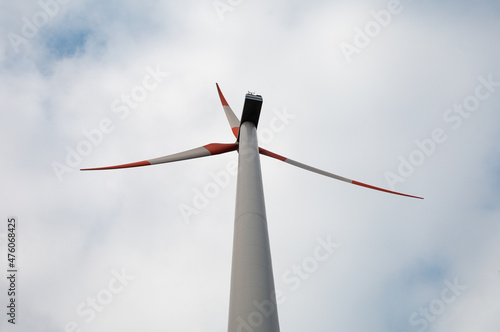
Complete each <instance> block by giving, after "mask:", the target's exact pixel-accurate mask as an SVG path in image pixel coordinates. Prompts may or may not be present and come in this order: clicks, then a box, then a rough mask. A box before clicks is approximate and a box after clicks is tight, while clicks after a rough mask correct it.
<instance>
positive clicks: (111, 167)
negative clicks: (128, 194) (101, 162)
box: [81, 160, 151, 171]
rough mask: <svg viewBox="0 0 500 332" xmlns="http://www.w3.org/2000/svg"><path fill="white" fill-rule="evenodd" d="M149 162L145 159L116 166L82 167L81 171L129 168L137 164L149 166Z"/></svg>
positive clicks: (137, 165)
mask: <svg viewBox="0 0 500 332" xmlns="http://www.w3.org/2000/svg"><path fill="white" fill-rule="evenodd" d="M149 165H151V163H150V162H149V161H147V160H144V161H138V162H136V163H130V164H123V165H116V166H107V167H97V168H83V169H81V171H98V170H103V169H118V168H130V167H139V166H149Z"/></svg>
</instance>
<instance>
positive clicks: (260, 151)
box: [259, 148, 287, 161]
mask: <svg viewBox="0 0 500 332" xmlns="http://www.w3.org/2000/svg"><path fill="white" fill-rule="evenodd" d="M259 153H260V154H263V155H264V156H268V157H271V158H275V159H278V160H281V161H286V160H287V158H286V157H283V156H280V155H279V154H276V153H274V152H271V151H268V150H266V149H263V148H259Z"/></svg>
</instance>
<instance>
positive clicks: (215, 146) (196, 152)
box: [81, 143, 238, 171]
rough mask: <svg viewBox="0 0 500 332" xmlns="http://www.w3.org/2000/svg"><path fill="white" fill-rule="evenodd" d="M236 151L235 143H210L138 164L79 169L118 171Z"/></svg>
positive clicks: (236, 145)
mask: <svg viewBox="0 0 500 332" xmlns="http://www.w3.org/2000/svg"><path fill="white" fill-rule="evenodd" d="M236 149H238V144H236V143H230V144H222V143H212V144H207V145H204V146H201V147H199V148H194V149H191V150H188V151H184V152H179V153H175V154H171V155H168V156H163V157H159V158H154V159H149V160H143V161H138V162H134V163H129V164H122V165H116V166H106V167H97V168H83V169H81V171H96V170H104V169H119V168H130V167H140V166H149V165H156V164H164V163H171V162H174V161H180V160H187V159H193V158H200V157H206V156H212V155H216V154H221V153H226V152H230V151H234V150H236Z"/></svg>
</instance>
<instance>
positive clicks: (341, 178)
mask: <svg viewBox="0 0 500 332" xmlns="http://www.w3.org/2000/svg"><path fill="white" fill-rule="evenodd" d="M259 153H260V154H263V155H265V156H268V157H271V158H274V159H278V160H281V161H283V162H285V163H287V164H291V165H293V166H296V167H299V168H302V169H305V170H308V171H311V172H314V173H318V174H321V175H324V176H328V177H330V178H333V179H337V180H340V181H344V182H347V183H352V184H355V185H357V186H361V187H365V188H369V189H374V190H379V191H383V192H386V193H390V194H395V195H401V196H406V197H412V198H418V199H423V197H419V196H412V195H407V194H403V193H400V192H397V191H391V190H387V189H383V188H379V187H375V186H372V185H369V184H366V183H362V182H359V181H355V180H351V179H348V178H345V177H342V176H340V175H336V174H333V173H330V172H326V171H323V170H320V169H318V168H315V167H312V166H309V165H306V164H302V163H299V162H298V161H295V160H292V159H290V158H286V157H283V156H280V155H279V154H276V153H274V152H271V151H268V150H266V149H263V148H259Z"/></svg>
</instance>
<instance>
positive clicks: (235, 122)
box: [82, 84, 422, 332]
mask: <svg viewBox="0 0 500 332" xmlns="http://www.w3.org/2000/svg"><path fill="white" fill-rule="evenodd" d="M216 86H217V91H218V92H219V97H220V100H221V102H222V107H223V109H224V112H225V113H226V117H227V120H228V121H229V125H230V126H231V130H232V132H233V134H234V136H235V137H236V142H235V143H211V144H207V145H204V146H201V147H198V148H194V149H191V150H188V151H184V152H179V153H176V154H172V155H167V156H163V157H159V158H154V159H149V160H144V161H139V162H134V163H129V164H122V165H116V166H107V167H98V168H86V169H82V171H87V170H108V169H119V168H129V167H139V166H148V165H155V164H163V163H169V162H174V161H180V160H187V159H193V158H200V157H206V156H211V155H217V154H222V153H226V152H230V151H235V150H238V152H239V158H238V179H237V188H236V213H235V218H234V238H233V257H232V268H231V290H230V299H229V324H228V331H229V332H250V331H252V332H257V331H258V332H277V331H279V322H278V311H277V306H276V294H275V288H274V277H273V269H272V263H271V251H270V246H269V235H268V230H267V219H266V209H265V202H264V190H263V187H262V174H261V168H260V159H259V154H262V155H265V156H268V157H271V158H275V159H278V160H281V161H283V162H285V163H287V164H291V165H294V166H297V167H300V168H303V169H305V170H308V171H311V172H314V173H318V174H321V175H324V176H328V177H331V178H334V179H337V180H341V181H344V182H348V183H352V184H355V185H358V186H362V187H366V188H370V189H375V190H379V191H384V192H387V193H391V194H396V195H401V196H407V197H413V198H419V199H422V197H418V196H412V195H407V194H403V193H399V192H395V191H391V190H387V189H383V188H379V187H375V186H372V185H369V184H366V183H362V182H359V181H355V180H351V179H348V178H345V177H342V176H339V175H336V174H333V173H329V172H326V171H323V170H320V169H317V168H314V167H311V166H308V165H306V164H302V163H299V162H298V161H295V160H292V159H290V158H286V157H283V156H281V155H278V154H276V153H274V152H271V151H268V150H265V149H263V148H260V147H259V145H258V142H257V125H258V123H259V117H260V111H261V107H262V97H261V96H260V95H255V94H252V93H248V94H246V96H245V104H244V106H243V112H242V115H241V121H240V120H239V119H238V117H236V115H235V114H234V112H233V111H232V109H231V107H230V106H229V104H228V103H227V101H226V98H224V95H223V94H222V91H221V90H220V88H219V85H218V84H216Z"/></svg>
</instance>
